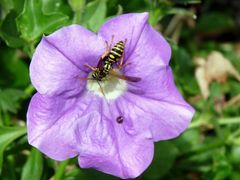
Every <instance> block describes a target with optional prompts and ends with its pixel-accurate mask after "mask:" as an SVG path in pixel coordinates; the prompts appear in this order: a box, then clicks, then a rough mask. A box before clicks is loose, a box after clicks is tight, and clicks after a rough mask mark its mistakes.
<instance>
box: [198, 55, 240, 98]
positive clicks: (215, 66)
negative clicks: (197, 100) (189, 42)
mask: <svg viewBox="0 0 240 180" xmlns="http://www.w3.org/2000/svg"><path fill="white" fill-rule="evenodd" d="M194 62H195V64H196V65H197V66H198V67H197V68H196V71H195V76H196V79H197V82H198V85H199V87H200V90H201V94H202V96H203V98H204V99H207V98H208V96H209V93H210V91H209V85H210V83H211V82H212V81H217V82H220V83H224V82H226V80H227V78H228V75H232V76H233V77H235V78H236V79H237V80H238V81H240V74H239V73H238V72H237V70H236V69H235V68H234V66H233V65H232V64H231V62H230V61H229V60H228V59H226V58H225V57H224V56H223V55H222V54H221V53H220V52H218V51H213V52H211V53H210V54H209V55H208V57H207V58H206V60H204V59H203V58H201V57H196V58H194Z"/></svg>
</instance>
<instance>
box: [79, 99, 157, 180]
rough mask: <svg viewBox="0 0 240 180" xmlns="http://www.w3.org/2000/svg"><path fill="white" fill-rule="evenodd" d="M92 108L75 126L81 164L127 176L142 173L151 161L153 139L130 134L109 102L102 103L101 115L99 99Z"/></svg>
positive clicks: (122, 176)
mask: <svg viewBox="0 0 240 180" xmlns="http://www.w3.org/2000/svg"><path fill="white" fill-rule="evenodd" d="M91 108H92V109H91V111H88V112H86V114H85V115H82V116H81V122H82V124H81V126H78V127H77V128H76V131H77V132H78V133H77V138H78V144H77V146H78V151H79V164H80V166H81V167H82V168H95V169H98V170H100V171H103V172H105V173H108V174H112V175H115V176H119V177H121V178H124V179H126V178H134V177H137V176H139V175H140V174H141V173H142V172H143V171H144V170H145V169H146V168H147V167H148V166H149V164H150V163H151V161H152V158H153V149H154V148H153V142H152V140H151V139H147V138H145V137H144V136H141V135H131V134H128V133H127V132H126V130H125V128H124V127H123V126H121V125H120V124H118V123H117V122H116V116H117V114H118V112H117V111H116V110H114V109H113V110H110V111H109V109H108V108H109V107H108V105H106V104H102V106H101V110H102V111H100V113H101V115H100V114H98V113H99V102H98V103H93V104H92V106H91ZM110 114H111V115H110ZM83 124H84V125H83Z"/></svg>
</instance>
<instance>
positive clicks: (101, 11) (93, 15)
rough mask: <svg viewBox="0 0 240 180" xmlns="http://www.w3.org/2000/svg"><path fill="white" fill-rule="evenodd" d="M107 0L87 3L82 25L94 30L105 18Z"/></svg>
mask: <svg viewBox="0 0 240 180" xmlns="http://www.w3.org/2000/svg"><path fill="white" fill-rule="evenodd" d="M106 3H107V0H95V1H93V2H90V3H88V4H87V6H86V9H85V13H84V16H83V25H84V26H85V27H87V28H88V29H90V30H92V31H94V32H96V31H97V30H98V29H99V28H100V26H101V25H102V24H103V23H104V22H105V20H106V13H107V4H106Z"/></svg>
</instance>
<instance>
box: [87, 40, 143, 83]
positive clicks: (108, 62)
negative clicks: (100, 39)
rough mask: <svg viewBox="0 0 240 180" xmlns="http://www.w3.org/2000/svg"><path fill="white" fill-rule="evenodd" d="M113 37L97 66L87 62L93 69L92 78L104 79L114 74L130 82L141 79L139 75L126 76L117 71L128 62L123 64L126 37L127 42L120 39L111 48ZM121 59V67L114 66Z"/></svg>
mask: <svg viewBox="0 0 240 180" xmlns="http://www.w3.org/2000/svg"><path fill="white" fill-rule="evenodd" d="M113 37H114V36H112V39H111V42H110V45H108V43H107V42H106V44H107V49H106V51H105V53H104V54H103V55H102V56H101V58H100V60H99V61H98V65H97V67H92V66H90V65H88V64H85V66H87V67H89V68H90V69H91V70H92V78H90V79H92V80H97V81H104V80H106V79H107V78H108V75H111V76H114V77H116V78H119V79H122V80H126V81H129V82H138V81H140V80H141V78H139V77H134V76H126V75H123V74H119V73H118V72H116V70H118V69H122V67H123V66H124V65H126V64H123V52H124V48H125V44H126V41H127V40H126V39H125V42H123V41H119V42H117V43H116V44H115V45H114V46H113V48H112V49H111V50H110V48H111V45H112V42H113ZM118 61H119V64H117V66H119V68H113V65H114V64H116V63H117V62H118Z"/></svg>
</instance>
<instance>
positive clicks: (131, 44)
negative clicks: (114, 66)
mask: <svg viewBox="0 0 240 180" xmlns="http://www.w3.org/2000/svg"><path fill="white" fill-rule="evenodd" d="M147 19H148V13H130V14H124V15H121V16H117V17H115V18H113V19H110V20H109V21H107V22H106V23H105V24H104V25H103V26H102V27H101V28H100V29H99V32H98V35H99V36H101V37H103V39H105V40H107V41H108V42H110V41H111V38H112V35H114V41H113V44H115V43H116V42H118V41H121V40H122V41H124V40H125V39H127V43H126V48H125V51H124V55H125V56H126V57H129V55H130V54H131V53H132V52H133V50H134V48H135V46H136V44H137V42H138V39H139V37H140V35H141V32H142V31H143V29H144V26H145V25H146V23H147Z"/></svg>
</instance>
